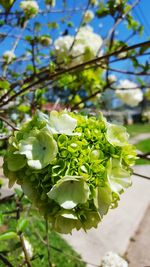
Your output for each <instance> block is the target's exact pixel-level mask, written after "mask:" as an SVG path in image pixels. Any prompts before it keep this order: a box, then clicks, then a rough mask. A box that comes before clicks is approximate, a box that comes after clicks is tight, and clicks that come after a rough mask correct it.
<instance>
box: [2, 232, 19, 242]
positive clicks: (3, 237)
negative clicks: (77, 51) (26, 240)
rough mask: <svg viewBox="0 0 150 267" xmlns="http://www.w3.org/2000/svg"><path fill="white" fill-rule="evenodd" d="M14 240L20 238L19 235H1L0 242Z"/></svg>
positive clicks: (13, 233)
mask: <svg viewBox="0 0 150 267" xmlns="http://www.w3.org/2000/svg"><path fill="white" fill-rule="evenodd" d="M12 238H15V239H16V238H18V235H17V234H16V233H15V232H6V233H4V234H1V235H0V241H5V240H8V239H12Z"/></svg>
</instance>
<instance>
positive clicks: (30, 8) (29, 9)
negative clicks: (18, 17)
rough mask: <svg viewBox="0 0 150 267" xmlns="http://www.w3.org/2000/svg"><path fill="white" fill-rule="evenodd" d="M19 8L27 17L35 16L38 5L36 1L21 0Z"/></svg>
mask: <svg viewBox="0 0 150 267" xmlns="http://www.w3.org/2000/svg"><path fill="white" fill-rule="evenodd" d="M20 8H21V9H22V10H23V11H24V13H25V15H26V16H27V17H29V18H33V17H35V16H36V15H37V14H38V12H39V6H38V4H37V2H36V1H30V0H29V1H22V2H21V3H20Z"/></svg>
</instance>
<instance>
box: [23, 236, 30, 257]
mask: <svg viewBox="0 0 150 267" xmlns="http://www.w3.org/2000/svg"><path fill="white" fill-rule="evenodd" d="M24 245H25V248H26V251H27V253H28V257H29V258H32V256H33V248H32V245H31V244H30V242H29V241H28V240H27V239H26V238H24ZM21 257H22V258H24V253H23V252H22V253H21Z"/></svg>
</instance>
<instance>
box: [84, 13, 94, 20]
mask: <svg viewBox="0 0 150 267" xmlns="http://www.w3.org/2000/svg"><path fill="white" fill-rule="evenodd" d="M93 18H94V13H93V11H92V10H87V11H86V12H85V13H84V22H85V23H88V22H90V21H91V20H92V19H93Z"/></svg>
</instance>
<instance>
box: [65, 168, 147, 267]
mask: <svg viewBox="0 0 150 267" xmlns="http://www.w3.org/2000/svg"><path fill="white" fill-rule="evenodd" d="M135 171H136V172H138V173H140V174H143V175H147V174H148V173H150V166H148V165H144V166H136V167H135ZM132 179H133V185H132V187H131V188H129V189H127V191H126V192H125V193H124V194H123V195H122V196H121V201H120V203H119V206H118V208H117V209H114V210H110V211H109V213H108V214H107V215H106V216H105V217H104V219H103V221H102V223H101V224H100V225H99V227H98V229H92V230H90V231H88V232H87V233H84V232H83V231H73V234H72V235H63V237H64V238H65V240H67V241H68V242H69V244H71V245H72V247H73V248H74V249H75V250H76V251H77V252H78V253H80V254H81V256H82V258H83V260H84V261H86V262H89V264H88V265H87V266H88V267H93V266H94V264H95V265H98V266H99V265H100V261H101V258H102V257H103V256H104V254H105V253H106V252H107V251H114V252H116V253H119V254H120V255H124V254H125V252H126V250H127V248H128V245H129V241H130V238H131V237H132V236H133V235H134V233H135V232H136V231H137V229H138V226H139V224H140V222H141V221H142V219H143V217H144V214H145V211H146V210H147V208H148V206H149V204H150V181H148V180H145V179H142V178H140V177H136V176H133V177H132ZM141 249H142V247H141ZM143 249H145V248H143ZM131 267H132V266H131ZM136 267H138V266H136ZM139 267H144V266H139Z"/></svg>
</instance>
